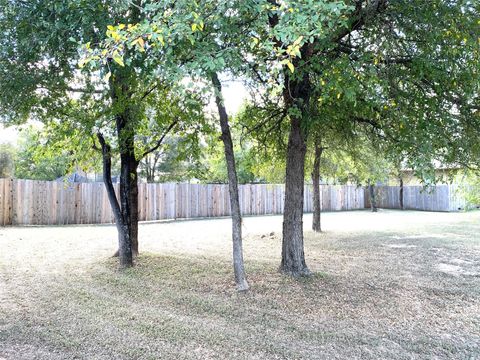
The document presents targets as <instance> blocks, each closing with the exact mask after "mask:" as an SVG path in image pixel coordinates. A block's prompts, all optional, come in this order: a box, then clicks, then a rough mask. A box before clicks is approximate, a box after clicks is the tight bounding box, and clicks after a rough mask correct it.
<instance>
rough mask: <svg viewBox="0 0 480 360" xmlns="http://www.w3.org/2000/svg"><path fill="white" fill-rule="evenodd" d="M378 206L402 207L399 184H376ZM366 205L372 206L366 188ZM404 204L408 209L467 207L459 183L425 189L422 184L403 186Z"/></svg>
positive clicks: (427, 209)
mask: <svg viewBox="0 0 480 360" xmlns="http://www.w3.org/2000/svg"><path fill="white" fill-rule="evenodd" d="M375 194H376V200H377V207H379V208H384V209H400V187H399V186H375ZM365 206H366V207H370V194H369V191H368V189H366V190H365ZM403 206H404V209H406V210H423V211H458V210H461V209H464V208H465V200H464V199H463V197H462V196H461V195H460V194H459V191H458V186H457V185H437V186H436V187H434V188H432V189H430V190H425V189H424V188H423V187H422V186H404V187H403Z"/></svg>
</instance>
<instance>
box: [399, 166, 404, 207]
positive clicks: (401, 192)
mask: <svg viewBox="0 0 480 360" xmlns="http://www.w3.org/2000/svg"><path fill="white" fill-rule="evenodd" d="M398 180H399V182H400V194H399V198H400V209H401V210H404V209H405V207H404V205H403V177H402V175H400V176H399V178H398Z"/></svg>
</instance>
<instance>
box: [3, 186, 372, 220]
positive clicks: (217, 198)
mask: <svg viewBox="0 0 480 360" xmlns="http://www.w3.org/2000/svg"><path fill="white" fill-rule="evenodd" d="M116 186H117V189H116V190H117V193H118V185H116ZM239 191H240V206H241V211H242V213H243V214H244V215H266V214H281V213H282V212H283V202H284V193H285V190H284V186H283V185H270V184H255V185H240V186H239ZM321 200H322V209H323V210H324V211H339V210H353V209H363V208H365V193H364V190H363V188H359V187H356V186H327V185H322V186H321ZM304 203H305V205H304V210H305V212H310V211H312V208H313V207H312V187H311V186H309V185H306V186H305V201H304ZM227 215H230V202H229V197H228V185H224V184H218V185H217V184H144V183H142V184H139V219H140V220H142V221H143V220H162V219H177V218H197V217H216V216H227ZM111 222H113V214H112V212H111V209H110V204H109V202H108V198H107V194H106V191H105V188H104V185H103V183H73V184H65V183H63V182H53V181H52V182H49V181H34V180H16V179H0V225H63V224H99V223H111Z"/></svg>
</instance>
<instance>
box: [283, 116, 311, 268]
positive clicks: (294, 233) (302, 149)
mask: <svg viewBox="0 0 480 360" xmlns="http://www.w3.org/2000/svg"><path fill="white" fill-rule="evenodd" d="M290 123H291V124H290V134H289V138H288V146H287V164H286V176H285V208H284V212H283V239H282V262H281V264H280V271H282V272H283V273H286V274H289V275H292V276H295V277H297V276H308V275H310V270H309V269H308V267H307V264H306V262H305V254H304V250H303V192H304V181H305V169H304V165H305V154H306V151H307V146H306V142H305V136H304V133H303V130H302V128H301V118H299V117H292V118H291V121H290Z"/></svg>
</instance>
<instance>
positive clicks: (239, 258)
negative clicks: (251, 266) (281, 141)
mask: <svg viewBox="0 0 480 360" xmlns="http://www.w3.org/2000/svg"><path fill="white" fill-rule="evenodd" d="M212 84H213V87H214V89H215V102H216V104H217V108H218V115H219V117H220V127H221V129H222V141H223V145H224V150H225V161H226V163H227V173H228V190H229V194H230V207H231V209H232V240H233V270H234V273H235V283H236V285H237V289H238V290H239V291H246V290H248V282H247V278H246V275H245V266H244V262H243V248H242V215H241V213H240V201H239V197H238V180H237V170H236V167H235V154H234V151H233V143H232V135H231V133H230V126H229V124H228V115H227V111H226V109H225V105H224V103H223V97H222V84H221V83H220V80H219V79H218V76H217V74H216V73H213V74H212Z"/></svg>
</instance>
